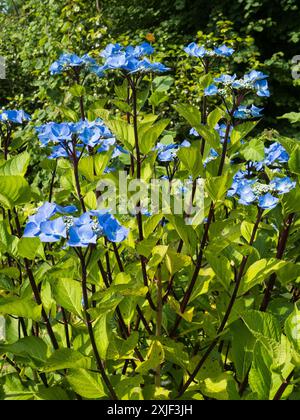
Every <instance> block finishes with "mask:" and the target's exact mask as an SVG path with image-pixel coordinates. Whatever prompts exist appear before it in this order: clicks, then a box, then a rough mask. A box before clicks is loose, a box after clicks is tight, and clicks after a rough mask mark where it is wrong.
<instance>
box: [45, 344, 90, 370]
mask: <svg viewBox="0 0 300 420" xmlns="http://www.w3.org/2000/svg"><path fill="white" fill-rule="evenodd" d="M90 368H91V359H90V358H88V357H86V356H84V355H83V354H81V353H79V352H78V351H75V350H72V349H59V350H56V351H55V352H54V353H53V354H52V355H51V356H50V357H49V358H48V359H47V360H46V362H45V364H44V366H43V368H42V371H43V372H54V371H55V370H64V369H90Z"/></svg>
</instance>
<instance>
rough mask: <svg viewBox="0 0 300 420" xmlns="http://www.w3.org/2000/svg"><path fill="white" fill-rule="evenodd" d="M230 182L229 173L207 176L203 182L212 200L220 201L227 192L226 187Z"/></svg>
mask: <svg viewBox="0 0 300 420" xmlns="http://www.w3.org/2000/svg"><path fill="white" fill-rule="evenodd" d="M231 183H232V176H231V175H230V174H229V173H226V174H224V175H223V176H219V177H213V178H209V179H207V180H206V182H205V188H206V190H207V192H208V194H209V196H210V198H211V199H212V200H213V201H214V202H217V201H222V200H223V199H224V198H225V195H226V194H227V191H228V189H229V188H230V186H231Z"/></svg>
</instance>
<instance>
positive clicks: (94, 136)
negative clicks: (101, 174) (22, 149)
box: [36, 119, 117, 159]
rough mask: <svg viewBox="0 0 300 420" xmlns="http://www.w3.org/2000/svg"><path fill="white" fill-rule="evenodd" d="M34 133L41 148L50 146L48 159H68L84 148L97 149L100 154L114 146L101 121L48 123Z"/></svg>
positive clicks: (112, 139) (111, 137) (113, 140)
mask: <svg viewBox="0 0 300 420" xmlns="http://www.w3.org/2000/svg"><path fill="white" fill-rule="evenodd" d="M36 131H37V133H38V138H39V140H40V142H41V144H42V146H44V147H46V146H52V154H51V155H50V156H49V158H50V159H57V158H60V157H69V156H72V155H73V154H74V153H76V155H77V156H79V155H80V153H81V152H80V150H81V151H82V148H84V147H91V148H97V151H98V152H99V153H100V152H103V151H108V150H109V149H110V147H111V146H114V145H115V144H116V139H115V138H114V137H113V135H112V133H111V132H110V130H109V129H108V128H107V127H106V126H105V124H104V123H103V121H102V120H101V119H97V120H96V121H93V122H89V121H87V120H85V121H80V122H78V123H55V122H50V123H48V124H44V125H42V126H40V127H37V128H36ZM74 139H75V145H76V147H75V149H76V148H78V149H79V150H78V149H76V150H74ZM116 153H117V151H116Z"/></svg>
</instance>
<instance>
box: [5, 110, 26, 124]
mask: <svg viewBox="0 0 300 420" xmlns="http://www.w3.org/2000/svg"><path fill="white" fill-rule="evenodd" d="M30 120H31V117H30V115H28V114H26V112H25V111H23V110H19V111H18V110H6V111H3V112H2V113H0V121H1V122H4V123H14V124H23V123H24V122H27V121H30Z"/></svg>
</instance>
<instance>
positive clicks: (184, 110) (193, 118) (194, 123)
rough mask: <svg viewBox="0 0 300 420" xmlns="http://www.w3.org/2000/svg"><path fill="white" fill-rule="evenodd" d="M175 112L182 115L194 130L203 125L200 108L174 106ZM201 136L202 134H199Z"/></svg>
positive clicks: (183, 105)
mask: <svg viewBox="0 0 300 420" xmlns="http://www.w3.org/2000/svg"><path fill="white" fill-rule="evenodd" d="M173 107H174V108H175V110H176V111H177V112H178V114H180V115H181V116H182V117H183V118H184V119H185V120H186V121H187V122H188V123H189V124H190V126H191V127H193V128H196V129H197V128H198V126H199V125H200V124H201V113H200V111H199V109H198V108H196V107H195V106H193V105H190V104H178V105H173ZM199 134H200V133H199Z"/></svg>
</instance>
